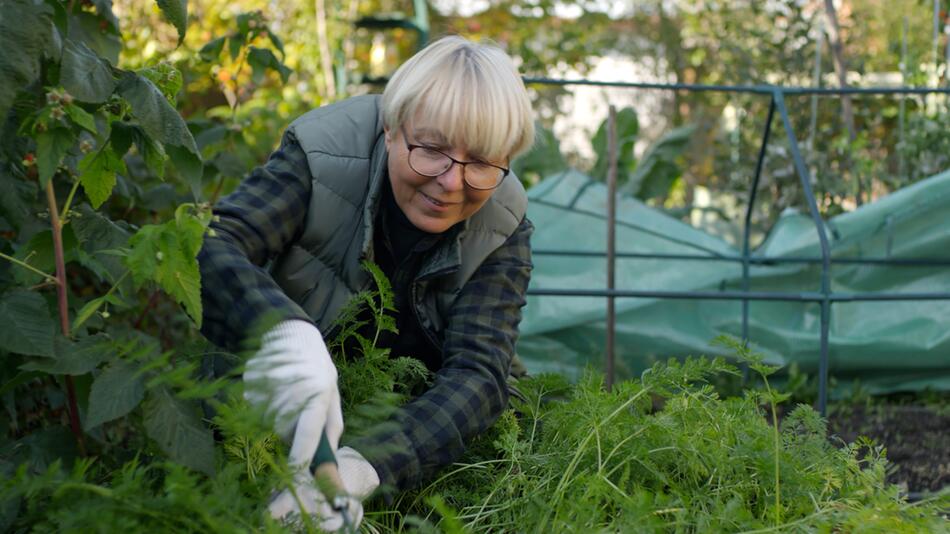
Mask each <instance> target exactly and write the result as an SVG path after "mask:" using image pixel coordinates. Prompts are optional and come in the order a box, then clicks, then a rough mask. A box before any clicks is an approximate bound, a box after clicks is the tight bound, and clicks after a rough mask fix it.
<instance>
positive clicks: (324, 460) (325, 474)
mask: <svg viewBox="0 0 950 534" xmlns="http://www.w3.org/2000/svg"><path fill="white" fill-rule="evenodd" d="M310 472H311V473H313V478H314V480H316V481H317V487H319V488H320V491H321V492H323V495H324V496H325V497H326V498H327V500H328V501H330V502H333V501H334V500H335V499H336V497H337V496H338V495H344V494H345V491H344V489H343V480H342V479H341V478H340V470H339V469H338V468H337V465H336V455H334V454H333V448H331V447H330V440H329V439H328V438H327V432H326V430H324V431H323V433H322V434H321V435H320V444H319V445H317V452H316V454H314V455H313V460H312V461H311V462H310Z"/></svg>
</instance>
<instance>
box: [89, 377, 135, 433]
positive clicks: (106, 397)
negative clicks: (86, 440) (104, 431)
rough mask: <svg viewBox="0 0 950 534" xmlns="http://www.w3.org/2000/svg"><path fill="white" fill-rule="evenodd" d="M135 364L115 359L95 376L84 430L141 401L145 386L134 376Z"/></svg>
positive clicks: (116, 415)
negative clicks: (115, 360)
mask: <svg viewBox="0 0 950 534" xmlns="http://www.w3.org/2000/svg"><path fill="white" fill-rule="evenodd" d="M138 370H139V366H138V365H136V364H134V363H132V362H127V361H124V360H119V361H117V362H115V363H113V364H112V365H110V366H109V367H107V368H106V370H105V371H103V372H102V374H100V375H99V376H97V377H96V379H95V381H93V383H92V389H91V390H90V391H89V410H88V411H87V415H86V420H85V422H84V423H83V426H84V427H85V428H86V429H87V430H88V429H90V428H93V427H96V426H99V425H101V424H102V423H105V422H107V421H112V420H113V419H118V418H119V417H122V416H123V415H125V414H127V413H129V412H131V411H132V410H133V409H135V407H136V406H138V405H139V403H140V402H142V398H143V397H144V396H145V386H144V385H143V383H142V378H141V377H139V376H137V374H138Z"/></svg>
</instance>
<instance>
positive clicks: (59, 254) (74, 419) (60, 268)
mask: <svg viewBox="0 0 950 534" xmlns="http://www.w3.org/2000/svg"><path fill="white" fill-rule="evenodd" d="M46 201H47V203H48V204H49V216H50V224H51V225H52V227H53V228H52V229H53V250H54V253H55V256H56V282H57V283H56V295H57V302H58V307H59V326H60V329H61V330H62V332H63V336H65V337H69V301H68V300H67V295H66V261H65V259H64V254H63V225H62V224H61V223H60V220H59V211H58V210H57V209H56V192H55V191H53V181H52V180H50V181H49V182H46ZM63 378H64V379H65V382H66V397H67V399H68V400H69V426H70V429H71V430H72V432H73V435H74V436H75V437H76V443H77V445H78V446H79V454H80V455H82V456H85V455H86V444H85V441H84V440H83V436H82V427H81V426H80V425H79V405H78V403H77V402H76V386H75V385H74V384H73V377H72V376H70V375H65V376H64V377H63Z"/></svg>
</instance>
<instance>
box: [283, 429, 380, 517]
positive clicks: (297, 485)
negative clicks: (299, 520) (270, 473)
mask: <svg viewBox="0 0 950 534" xmlns="http://www.w3.org/2000/svg"><path fill="white" fill-rule="evenodd" d="M336 461H337V469H338V470H339V475H340V482H342V485H343V488H342V489H343V490H344V491H345V494H342V495H338V496H337V498H336V500H335V502H334V503H332V505H331V503H328V502H327V499H326V498H325V497H324V495H323V494H322V493H321V492H320V490H319V489H318V484H317V482H316V481H315V480H314V479H313V476H311V475H310V473H309V471H298V472H297V475H296V476H295V477H294V489H295V491H296V492H297V498H298V499H300V504H301V505H302V506H303V511H304V513H307V514H310V515H315V516H317V517H318V518H319V521H320V523H319V526H320V528H321V529H322V530H325V531H328V532H332V531H335V530H339V529H341V528H344V527H346V529H347V530H352V531H355V530H356V529H357V528H358V527H359V525H360V521H362V519H363V505H362V503H361V501H362V500H363V499H365V498H367V497H369V495H370V494H371V493H373V491H374V490H376V488H378V487H379V475H377V474H376V469H374V468H373V466H372V465H371V464H370V463H369V462H368V461H366V459H365V458H363V455H361V454H360V453H358V452H356V451H355V450H353V449H351V448H350V447H343V448H341V449H339V450H337V452H336ZM268 509H269V510H270V513H271V516H272V517H274V518H275V519H279V520H285V519H290V518H295V517H296V516H299V515H300V513H301V508H300V506H299V505H298V503H297V500H296V499H294V496H293V494H292V493H291V492H290V490H284V491H282V492H281V493H280V494H279V495H278V496H277V497H275V498H274V500H272V501H271V504H270V506H269V508H268ZM295 514H296V516H295Z"/></svg>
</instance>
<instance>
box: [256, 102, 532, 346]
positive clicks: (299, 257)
mask: <svg viewBox="0 0 950 534" xmlns="http://www.w3.org/2000/svg"><path fill="white" fill-rule="evenodd" d="M380 102H381V99H380V97H379V96H378V95H367V96H359V97H354V98H350V99H348V100H345V101H343V102H340V103H337V104H333V105H329V106H326V107H321V108H317V109H314V110H312V111H310V112H308V113H306V114H304V115H303V116H301V117H300V118H298V119H297V120H295V121H294V122H293V123H291V125H290V126H289V128H288V130H289V131H290V132H291V133H292V134H293V135H294V136H295V138H296V139H297V142H298V143H299V145H300V147H301V148H302V149H303V150H304V152H305V153H306V154H307V162H308V165H309V167H310V176H311V181H312V184H313V187H312V190H311V194H310V204H309V206H308V207H307V216H306V222H305V226H304V229H303V232H302V234H301V236H300V238H299V239H298V240H297V241H296V242H295V243H293V244H292V245H291V246H289V247H287V248H286V249H285V250H284V252H283V253H282V254H281V255H280V256H279V257H278V258H277V259H276V260H275V262H274V263H273V264H272V267H271V274H272V275H273V277H274V279H275V280H276V281H277V283H278V285H280V287H281V288H282V289H283V290H284V292H285V293H286V294H287V295H288V296H289V297H290V298H291V299H293V300H294V301H295V302H296V303H297V304H299V305H300V306H301V307H302V308H303V309H304V310H305V311H306V312H307V313H308V314H309V315H310V317H311V318H312V319H313V321H314V323H315V324H316V325H317V327H318V328H319V329H320V330H321V331H322V332H324V333H328V334H329V333H330V329H331V325H332V323H333V321H334V319H336V317H337V315H338V314H339V312H340V310H341V308H342V307H343V306H344V305H345V304H346V303H347V302H348V301H349V300H350V299H351V298H352V297H353V295H354V294H356V293H357V292H359V291H362V290H366V289H370V288H371V284H372V279H371V278H370V276H369V275H368V274H367V273H366V272H364V270H363V269H362V267H361V265H360V264H361V262H362V261H363V260H364V259H368V260H370V261H372V260H373V225H374V223H375V221H376V212H377V209H378V206H379V195H380V191H381V188H380V186H381V185H382V183H383V180H387V179H388V173H387V168H386V165H387V157H388V153H387V150H386V144H385V141H384V136H383V121H382V114H381V110H380ZM526 208H527V198H526V196H525V192H524V188H523V187H522V185H521V183H520V181H519V180H518V178H517V177H516V176H514V174H509V175H508V177H507V178H506V179H505V180H504V181H503V182H502V184H501V185H500V186H499V187H498V189H496V190H495V192H494V193H493V194H492V196H491V198H490V199H489V200H488V201H487V202H486V203H485V204H484V205H483V206H482V208H481V209H480V210H479V211H478V212H476V213H475V214H474V215H473V216H472V217H470V218H469V219H468V220H466V221H464V222H463V223H462V224H460V225H456V227H453V229H451V230H450V231H449V232H450V234H449V235H448V236H447V237H448V239H443V240H442V241H441V242H440V244H439V245H438V246H437V248H436V249H435V250H433V251H432V252H431V254H430V255H429V257H428V258H426V260H425V261H424V262H423V265H422V267H421V268H420V270H419V272H418V273H417V274H416V276H415V279H414V280H413V282H412V285H411V297H410V298H411V301H412V306H413V307H414V308H415V313H416V314H417V317H418V318H419V321H420V324H421V325H422V327H423V329H424V330H425V331H426V334H427V336H428V337H429V339H430V341H431V342H433V343H434V344H435V345H436V346H441V341H440V340H441V339H442V331H443V329H444V327H445V318H446V317H447V315H448V311H449V310H450V309H451V307H452V304H453V303H454V302H455V298H456V296H457V295H458V293H459V292H460V291H461V289H462V287H463V286H464V285H465V283H466V282H467V281H468V279H469V278H470V277H471V276H472V273H474V272H475V270H476V269H477V268H478V266H479V265H481V263H482V262H483V261H484V260H485V258H486V257H488V255H489V254H491V253H492V252H493V251H495V250H496V249H497V248H498V247H500V246H501V245H502V244H503V243H504V242H505V240H507V239H508V237H510V236H511V235H512V234H513V233H514V231H515V229H516V228H517V227H518V225H519V224H520V223H521V220H522V219H523V218H524V214H525V210H526ZM400 311H402V312H406V311H408V310H400Z"/></svg>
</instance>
